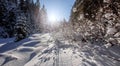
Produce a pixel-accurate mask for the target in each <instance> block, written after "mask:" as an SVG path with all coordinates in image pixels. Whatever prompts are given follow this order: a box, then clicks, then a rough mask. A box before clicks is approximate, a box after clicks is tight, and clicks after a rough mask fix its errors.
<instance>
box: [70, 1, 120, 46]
mask: <svg viewBox="0 0 120 66" xmlns="http://www.w3.org/2000/svg"><path fill="white" fill-rule="evenodd" d="M70 21H71V24H72V26H73V28H74V31H75V33H79V34H80V35H81V36H83V37H84V38H85V39H86V40H88V41H90V42H96V41H97V42H98V41H99V40H103V41H105V42H107V43H111V44H119V45H120V37H119V36H120V30H119V28H120V0H76V2H75V4H74V6H73V8H72V11H71V18H70Z"/></svg>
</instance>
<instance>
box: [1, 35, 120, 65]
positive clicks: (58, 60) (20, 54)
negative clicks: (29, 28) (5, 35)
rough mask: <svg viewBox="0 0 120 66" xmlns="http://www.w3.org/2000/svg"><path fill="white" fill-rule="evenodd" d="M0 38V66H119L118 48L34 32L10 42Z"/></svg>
mask: <svg viewBox="0 0 120 66" xmlns="http://www.w3.org/2000/svg"><path fill="white" fill-rule="evenodd" d="M13 41H14V38H10V39H0V66H119V65H120V51H119V50H120V47H118V46H113V47H110V48H105V47H104V46H102V47H100V46H99V45H101V44H94V45H93V44H90V43H81V44H80V45H83V46H82V47H81V46H79V44H78V43H68V42H67V40H66V41H64V42H63V41H59V40H56V39H53V37H52V36H51V35H50V34H49V33H47V34H34V35H31V36H30V37H29V38H27V39H24V40H22V41H20V42H17V43H14V42H13Z"/></svg>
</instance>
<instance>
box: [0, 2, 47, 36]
mask: <svg viewBox="0 0 120 66" xmlns="http://www.w3.org/2000/svg"><path fill="white" fill-rule="evenodd" d="M46 22H47V13H46V9H45V6H42V7H41V6H40V0H36V1H35V2H34V0H0V38H10V37H14V36H16V34H18V33H19V34H24V35H25V36H28V35H30V34H32V33H36V32H43V30H44V29H45V28H44V27H45V26H43V24H45V23H46Z"/></svg>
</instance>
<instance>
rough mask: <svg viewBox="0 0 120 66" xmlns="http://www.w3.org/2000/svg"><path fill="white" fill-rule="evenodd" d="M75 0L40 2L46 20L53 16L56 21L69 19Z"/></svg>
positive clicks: (46, 0)
mask: <svg viewBox="0 0 120 66" xmlns="http://www.w3.org/2000/svg"><path fill="white" fill-rule="evenodd" d="M74 2H75V0H40V4H41V7H42V5H43V4H44V5H45V7H46V9H47V14H48V18H51V17H52V16H54V18H55V19H56V20H61V19H64V18H65V19H67V20H68V19H69V16H70V12H71V8H72V6H73V4H74Z"/></svg>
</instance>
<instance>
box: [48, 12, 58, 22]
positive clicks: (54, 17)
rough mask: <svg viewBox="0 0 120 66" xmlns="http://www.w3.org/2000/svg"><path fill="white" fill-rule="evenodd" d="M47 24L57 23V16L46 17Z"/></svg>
mask: <svg viewBox="0 0 120 66" xmlns="http://www.w3.org/2000/svg"><path fill="white" fill-rule="evenodd" d="M48 20H49V23H51V24H55V23H56V22H57V15H56V14H50V15H49V16H48Z"/></svg>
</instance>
